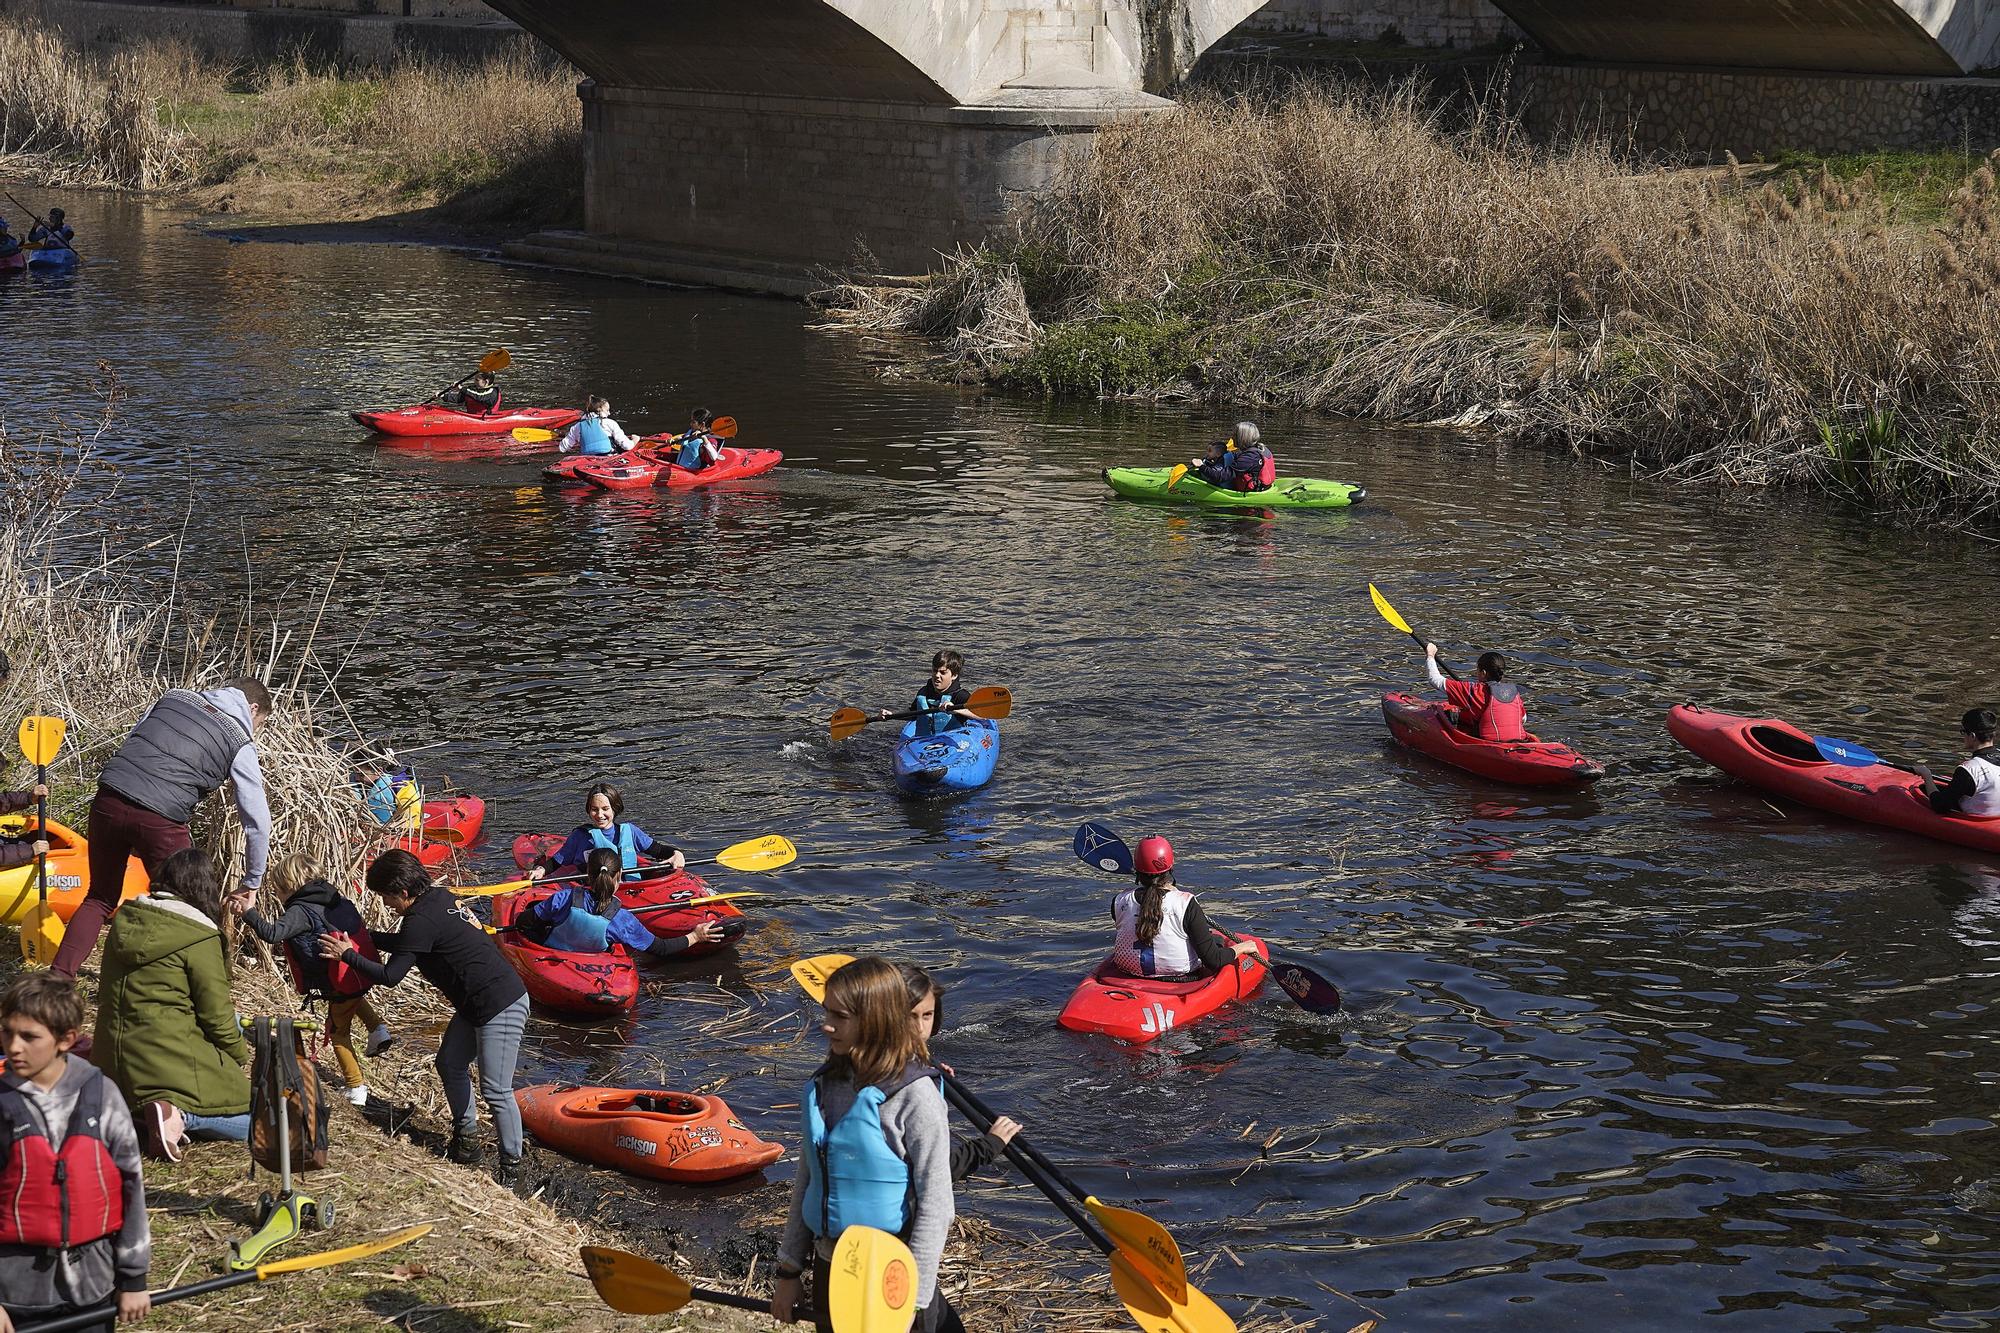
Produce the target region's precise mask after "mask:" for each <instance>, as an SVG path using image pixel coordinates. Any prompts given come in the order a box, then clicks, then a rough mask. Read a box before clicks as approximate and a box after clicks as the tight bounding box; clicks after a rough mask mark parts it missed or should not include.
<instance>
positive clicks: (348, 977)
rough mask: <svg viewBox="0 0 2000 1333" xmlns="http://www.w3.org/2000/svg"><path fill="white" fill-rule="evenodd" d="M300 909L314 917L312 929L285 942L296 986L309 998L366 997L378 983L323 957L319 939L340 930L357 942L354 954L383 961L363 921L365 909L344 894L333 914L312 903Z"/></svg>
mask: <svg viewBox="0 0 2000 1333" xmlns="http://www.w3.org/2000/svg"><path fill="white" fill-rule="evenodd" d="M300 906H302V907H304V908H305V910H306V915H307V916H309V917H311V918H312V929H311V930H309V931H307V932H306V933H305V934H303V935H295V936H293V937H292V938H291V939H288V940H286V941H285V964H286V966H288V967H289V968H291V971H292V986H293V987H294V988H295V989H296V990H297V991H298V993H299V994H301V995H303V996H305V997H307V998H308V999H322V1000H351V999H353V998H354V997H355V996H357V995H364V994H366V993H367V992H368V989H369V988H370V987H371V986H373V985H374V984H375V983H374V982H372V981H370V980H369V979H368V978H366V977H364V976H362V975H361V974H360V973H359V972H357V971H355V970H354V969H353V968H352V967H349V966H348V965H347V964H346V963H344V962H342V961H341V960H340V959H338V958H321V957H320V956H319V937H320V936H321V935H324V934H326V933H327V932H328V931H330V930H337V931H340V932H341V933H342V934H344V935H346V936H347V937H348V938H350V939H352V940H353V941H354V951H355V952H356V953H358V954H360V955H361V956H362V957H363V958H366V959H368V960H369V961H370V962H375V963H379V962H381V961H382V955H381V954H379V953H377V952H376V950H375V941H374V939H373V937H371V936H370V935H369V934H368V926H367V924H366V923H365V922H363V921H362V919H361V909H360V908H358V907H356V906H355V905H354V903H353V900H351V899H349V898H348V897H347V896H346V895H345V894H342V895H340V899H339V901H338V902H336V903H334V905H333V907H332V909H331V910H329V911H325V912H322V911H320V910H319V909H318V908H317V907H314V906H313V905H312V904H310V903H301V904H300Z"/></svg>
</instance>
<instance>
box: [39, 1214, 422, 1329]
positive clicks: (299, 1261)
mask: <svg viewBox="0 0 2000 1333" xmlns="http://www.w3.org/2000/svg"><path fill="white" fill-rule="evenodd" d="M430 1231H431V1229H430V1227H429V1225H428V1224H426V1225H424V1226H414V1227H405V1228H403V1229H402V1230H401V1231H397V1232H394V1233H392V1234H390V1235H387V1236H381V1237H378V1238H376V1239H375V1240H369V1241H363V1242H362V1243H361V1244H359V1245H350V1246H348V1247H347V1248H346V1249H344V1250H323V1251H321V1252H320V1253H318V1254H301V1255H299V1256H298V1257H297V1258H293V1259H280V1260H278V1261H277V1262H275V1263H268V1264H262V1265H259V1266H258V1267H256V1268H253V1269H250V1270H249V1271H248V1272H244V1273H229V1274H226V1275H224V1276H222V1277H212V1278H210V1279H208V1280H207V1281H206V1282H196V1283H194V1284H193V1285H192V1286H186V1287H174V1288H173V1289H171V1290H169V1291H156V1292H154V1293H153V1304H154V1305H165V1304H166V1303H167V1302H168V1301H183V1300H186V1299H187V1298H188V1297H190V1296H206V1295H207V1294H208V1293H209V1292H211V1291H222V1290H224V1289H225V1288H228V1287H240V1286H242V1285H243V1284H244V1283H246V1282H264V1281H267V1280H269V1279H271V1278H274V1277H281V1276H283V1275H284V1274H286V1273H305V1272H310V1271H311V1270H313V1269H315V1268H331V1267H332V1266H333V1265H335V1264H349V1263H353V1262H354V1261H355V1260H356V1259H366V1258H368V1257H369V1256H371V1255H376V1254H380V1253H382V1252H383V1251H384V1250H393V1249H395V1248H396V1247H397V1246H399V1245H408V1244H409V1243H410V1242H411V1241H413V1240H417V1239H418V1238H420V1237H423V1236H428V1235H429V1234H430ZM104 1322H105V1315H104V1311H102V1310H86V1311H85V1312H84V1313H82V1314H73V1315H65V1316H63V1317H62V1318H61V1319H52V1320H50V1321H48V1322H47V1323H41V1324H29V1325H27V1326H25V1327H23V1328H22V1329H21V1333H69V1330H72V1329H82V1328H96V1327H98V1326H99V1325H101V1324H103V1323H104Z"/></svg>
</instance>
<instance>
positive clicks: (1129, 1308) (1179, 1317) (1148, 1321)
mask: <svg viewBox="0 0 2000 1333" xmlns="http://www.w3.org/2000/svg"><path fill="white" fill-rule="evenodd" d="M1111 1289H1112V1290H1113V1291H1115V1292H1117V1293H1118V1299H1119V1300H1121V1301H1123V1302H1124V1303H1125V1313H1127V1314H1129V1315H1131V1316H1132V1322H1133V1323H1135V1324H1137V1325H1138V1326H1139V1327H1140V1328H1142V1329H1144V1330H1145V1331H1146V1333H1235V1329H1236V1321H1235V1320H1233V1319H1231V1318H1230V1317H1229V1316H1228V1315H1227V1314H1225V1313H1223V1310H1222V1307H1221V1306H1219V1305H1217V1304H1216V1303H1215V1302H1214V1301H1212V1300H1210V1299H1209V1298H1208V1297H1207V1295H1206V1294H1204V1293H1203V1292H1202V1290H1201V1288H1199V1287H1189V1288H1188V1289H1187V1298H1186V1299H1185V1300H1175V1299H1174V1298H1173V1297H1172V1296H1169V1295H1168V1294H1167V1293H1166V1292H1165V1291H1163V1290H1161V1289H1160V1288H1159V1287H1158V1286H1156V1285H1155V1284H1154V1283H1153V1282H1151V1281H1150V1280H1149V1279H1148V1278H1147V1277H1146V1275H1145V1273H1143V1272H1142V1271H1140V1269H1139V1266H1138V1265H1136V1264H1134V1263H1133V1262H1132V1261H1131V1260H1130V1259H1128V1258H1127V1257H1126V1255H1125V1252H1124V1251H1123V1250H1119V1251H1117V1252H1115V1253H1113V1254H1112V1255H1111Z"/></svg>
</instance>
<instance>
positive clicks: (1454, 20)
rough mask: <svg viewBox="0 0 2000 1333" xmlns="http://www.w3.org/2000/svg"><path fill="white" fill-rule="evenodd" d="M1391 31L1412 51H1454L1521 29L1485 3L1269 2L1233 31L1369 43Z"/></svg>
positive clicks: (1517, 36) (1507, 37)
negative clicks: (1299, 34)
mask: <svg viewBox="0 0 2000 1333" xmlns="http://www.w3.org/2000/svg"><path fill="white" fill-rule="evenodd" d="M1392 30H1393V31H1394V32H1395V33H1397V34H1398V35H1400V36H1401V38H1402V40H1403V41H1405V42H1408V43H1409V44H1410V45H1412V46H1453V47H1457V48H1459V49H1460V50H1464V49H1465V48H1467V47H1473V46H1484V45H1486V44H1487V43H1489V42H1497V41H1509V42H1511V41H1519V40H1522V39H1523V34H1522V32H1521V30H1520V29H1519V28H1517V27H1515V26H1514V24H1513V21H1512V20H1510V19H1509V18H1508V17H1507V16H1506V15H1505V14H1502V13H1501V12H1500V11H1499V10H1498V9H1496V8H1494V7H1493V5H1492V4H1491V3H1490V0H1271V2H1270V3H1269V4H1267V5H1266V6H1265V7H1264V8H1263V9H1261V10H1259V11H1258V12H1257V13H1256V14H1254V15H1252V16H1251V18H1250V20H1249V21H1248V22H1246V23H1245V24H1244V25H1243V26H1242V28H1240V29H1238V31H1239V32H1245V31H1264V32H1273V31H1283V32H1309V33H1316V34H1318V35H1319V36H1322V37H1335V38H1339V39H1341V40H1343V41H1356V42H1373V41H1378V40H1380V39H1381V37H1382V35H1383V34H1384V33H1385V32H1390V31H1392Z"/></svg>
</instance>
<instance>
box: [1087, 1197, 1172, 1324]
mask: <svg viewBox="0 0 2000 1333" xmlns="http://www.w3.org/2000/svg"><path fill="white" fill-rule="evenodd" d="M1083 1206H1084V1207H1085V1208H1088V1209H1089V1210H1090V1215H1091V1216H1092V1217H1094V1218H1096V1219H1097V1225H1099V1226H1101V1227H1103V1228H1104V1234H1105V1235H1107V1236H1109V1237H1110V1238H1111V1243H1112V1244H1113V1245H1116V1246H1117V1247H1118V1253H1119V1254H1120V1255H1121V1256H1123V1258H1124V1259H1125V1261H1126V1262H1127V1263H1129V1264H1131V1265H1132V1267H1133V1268H1135V1269H1137V1270H1138V1271H1139V1272H1140V1274H1142V1275H1143V1276H1144V1277H1145V1279H1146V1281H1148V1282H1149V1283H1151V1284H1152V1285H1153V1286H1155V1287H1158V1288H1159V1289H1160V1291H1161V1292H1162V1293H1163V1294H1164V1295H1165V1296H1166V1297H1167V1299H1168V1300H1169V1301H1174V1302H1185V1301H1186V1300H1187V1291H1188V1282H1187V1264H1186V1262H1185V1261H1183V1260H1182V1258H1181V1247H1180V1246H1179V1245H1177V1244H1175V1243H1174V1238H1173V1237H1172V1236H1170V1235H1168V1234H1167V1229H1166V1228H1165V1227H1163V1226H1161V1225H1160V1224H1159V1223H1158V1222H1155V1221H1154V1220H1153V1219H1152V1218H1150V1217H1148V1216H1146V1215H1145V1214H1144V1213H1140V1212H1134V1211H1133V1210H1132V1209H1130V1208H1114V1207H1112V1206H1111V1205H1110V1204H1108V1203H1103V1202H1100V1201H1099V1200H1097V1199H1095V1198H1089V1199H1085V1200H1084V1201H1083Z"/></svg>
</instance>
